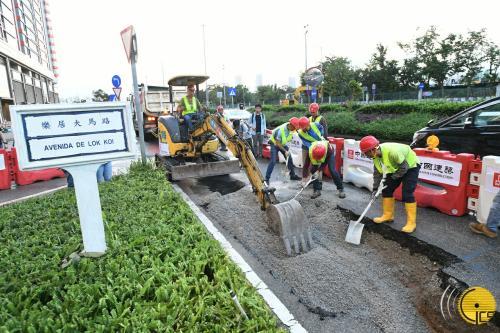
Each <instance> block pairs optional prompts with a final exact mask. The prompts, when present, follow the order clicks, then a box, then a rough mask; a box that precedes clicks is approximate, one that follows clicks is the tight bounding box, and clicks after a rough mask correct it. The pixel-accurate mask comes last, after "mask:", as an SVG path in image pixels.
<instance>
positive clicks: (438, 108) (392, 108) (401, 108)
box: [358, 101, 478, 117]
mask: <svg viewBox="0 0 500 333" xmlns="http://www.w3.org/2000/svg"><path fill="white" fill-rule="evenodd" d="M477 103H478V102H477V101H474V102H441V101H429V102H427V101H425V102H406V101H397V102H388V103H370V104H367V105H363V106H362V107H360V108H359V109H358V112H362V113H411V112H420V113H432V114H434V115H436V116H442V117H446V116H452V115H454V114H455V113H457V112H460V111H462V110H465V109H467V108H469V107H471V106H473V105H476V104H477Z"/></svg>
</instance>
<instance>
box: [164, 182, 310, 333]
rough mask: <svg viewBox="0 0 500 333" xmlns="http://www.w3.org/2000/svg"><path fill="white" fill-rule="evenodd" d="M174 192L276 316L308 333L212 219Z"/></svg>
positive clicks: (293, 329) (296, 332)
mask: <svg viewBox="0 0 500 333" xmlns="http://www.w3.org/2000/svg"><path fill="white" fill-rule="evenodd" d="M172 186H173V188H174V190H175V191H176V192H177V193H179V194H180V195H181V197H182V198H183V199H184V200H185V201H186V203H187V204H188V205H189V207H190V208H191V210H192V211H193V212H194V213H195V214H196V216H197V217H198V219H199V220H200V221H201V223H203V225H204V226H205V228H206V229H207V231H208V232H209V233H210V234H211V235H212V236H213V237H214V238H215V239H216V240H217V241H218V242H219V244H220V245H221V246H222V248H223V249H224V251H226V253H227V254H228V255H229V258H231V260H232V261H233V262H234V263H235V264H236V265H238V267H239V268H240V269H241V270H242V272H243V273H244V274H245V276H246V278H247V280H248V282H250V284H251V285H252V286H253V287H254V288H255V289H257V292H258V293H259V294H260V295H261V296H262V297H263V298H264V301H266V303H267V304H268V305H269V307H270V308H271V310H272V311H273V312H274V314H275V315H276V316H277V317H278V318H279V320H281V322H282V323H283V324H284V325H285V326H287V327H288V329H289V330H290V332H292V333H301V332H307V331H306V329H304V327H302V325H301V324H300V323H299V322H298V321H297V320H296V319H295V318H294V316H293V315H292V314H291V313H290V311H288V309H287V308H286V306H285V305H284V304H283V303H282V302H281V301H280V300H279V298H278V297H276V295H275V294H274V293H273V292H272V291H271V290H270V289H269V288H268V287H267V285H266V284H265V283H264V282H263V281H262V280H261V279H260V278H259V276H258V275H257V274H256V273H255V272H254V271H253V270H252V267H250V265H248V263H247V262H246V261H245V259H243V257H242V256H241V255H240V254H239V253H238V252H237V251H236V250H235V249H234V248H233V247H232V246H231V244H230V243H229V242H228V241H227V239H226V238H225V237H224V235H222V233H220V232H219V230H217V228H216V227H215V225H214V224H213V223H212V221H210V219H209V218H208V217H207V216H206V215H205V214H203V212H202V211H201V210H200V209H199V208H198V206H196V204H195V203H194V202H193V201H192V200H191V199H190V198H189V196H188V195H187V194H186V193H184V191H183V190H182V189H181V188H180V187H179V186H178V185H176V184H172Z"/></svg>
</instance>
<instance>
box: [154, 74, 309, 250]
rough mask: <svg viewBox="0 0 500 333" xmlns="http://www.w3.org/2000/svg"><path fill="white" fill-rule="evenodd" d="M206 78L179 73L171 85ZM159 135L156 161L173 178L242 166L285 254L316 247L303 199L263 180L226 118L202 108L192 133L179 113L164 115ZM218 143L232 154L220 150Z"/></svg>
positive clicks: (235, 170)
mask: <svg viewBox="0 0 500 333" xmlns="http://www.w3.org/2000/svg"><path fill="white" fill-rule="evenodd" d="M207 79H208V77H207V76H176V77H174V78H172V79H170V80H169V82H168V84H169V87H170V88H171V87H173V86H181V85H184V86H186V85H188V84H194V85H196V91H197V92H198V86H199V84H201V83H203V82H205V81H206V80H207ZM158 134H159V135H158V140H159V145H160V149H159V154H157V155H156V161H157V164H159V165H161V166H163V167H164V168H165V170H166V173H167V177H168V178H169V180H171V181H175V180H181V179H185V178H192V177H196V178H199V177H208V176H215V175H224V174H229V173H238V172H239V171H240V164H241V166H242V167H243V169H244V170H245V172H246V175H247V177H248V179H249V180H250V184H251V185H252V188H253V192H254V193H255V195H256V196H257V200H258V201H259V203H260V206H261V209H262V210H265V211H266V215H267V222H268V224H269V226H270V228H271V229H272V230H273V232H275V233H276V234H278V235H279V236H280V237H281V238H282V239H283V242H284V245H285V249H286V252H287V254H288V255H292V249H293V251H294V252H295V253H297V254H298V253H300V252H307V251H308V250H309V249H310V248H311V247H312V237H311V232H310V230H309V224H308V221H307V219H306V216H305V214H304V210H303V208H302V206H301V205H300V203H299V202H298V201H296V200H294V199H293V200H289V201H285V202H282V203H279V202H278V200H277V199H276V196H275V195H274V192H275V189H274V188H273V187H270V186H269V185H268V184H267V183H266V182H265V180H264V177H263V176H262V173H261V171H260V169H259V166H258V164H257V161H256V159H255V157H254V155H253V153H252V149H251V147H250V146H249V145H248V144H247V142H246V141H245V140H243V139H242V138H240V137H239V136H238V134H237V133H236V132H235V130H234V129H233V128H232V127H231V125H230V124H229V123H228V122H227V121H226V120H225V119H224V117H222V116H220V115H219V114H218V113H215V114H209V113H208V112H199V113H198V119H197V120H196V122H195V127H194V129H193V130H192V131H188V130H187V127H186V126H185V124H184V123H183V120H182V119H180V116H179V115H178V114H172V115H167V116H161V117H160V118H159V119H158ZM219 141H220V142H222V143H224V144H225V145H226V146H227V148H228V149H229V150H230V151H231V153H232V155H233V156H234V158H231V157H227V156H224V155H222V154H219V153H218V152H217V150H218V148H219ZM228 209H230V208H228Z"/></svg>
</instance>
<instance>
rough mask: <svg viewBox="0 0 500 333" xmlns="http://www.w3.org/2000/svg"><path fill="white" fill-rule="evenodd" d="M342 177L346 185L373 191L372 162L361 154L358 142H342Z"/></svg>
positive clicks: (350, 140) (349, 140) (347, 140)
mask: <svg viewBox="0 0 500 333" xmlns="http://www.w3.org/2000/svg"><path fill="white" fill-rule="evenodd" d="M343 171H344V177H343V181H344V182H346V183H349V182H350V183H353V184H354V185H356V186H357V187H365V188H367V189H368V190H370V191H372V190H373V161H372V159H371V158H367V157H365V156H363V155H362V154H361V150H360V149H359V141H356V140H353V139H346V140H345V141H344V170H343Z"/></svg>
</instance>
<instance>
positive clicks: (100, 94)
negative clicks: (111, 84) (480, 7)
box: [92, 89, 109, 102]
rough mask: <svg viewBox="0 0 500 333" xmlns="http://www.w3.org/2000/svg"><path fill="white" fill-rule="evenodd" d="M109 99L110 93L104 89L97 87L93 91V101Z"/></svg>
mask: <svg viewBox="0 0 500 333" xmlns="http://www.w3.org/2000/svg"><path fill="white" fill-rule="evenodd" d="M108 100H109V95H108V94H106V93H105V92H104V90H102V89H97V90H94V91H92V101H93V102H107V101H108Z"/></svg>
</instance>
